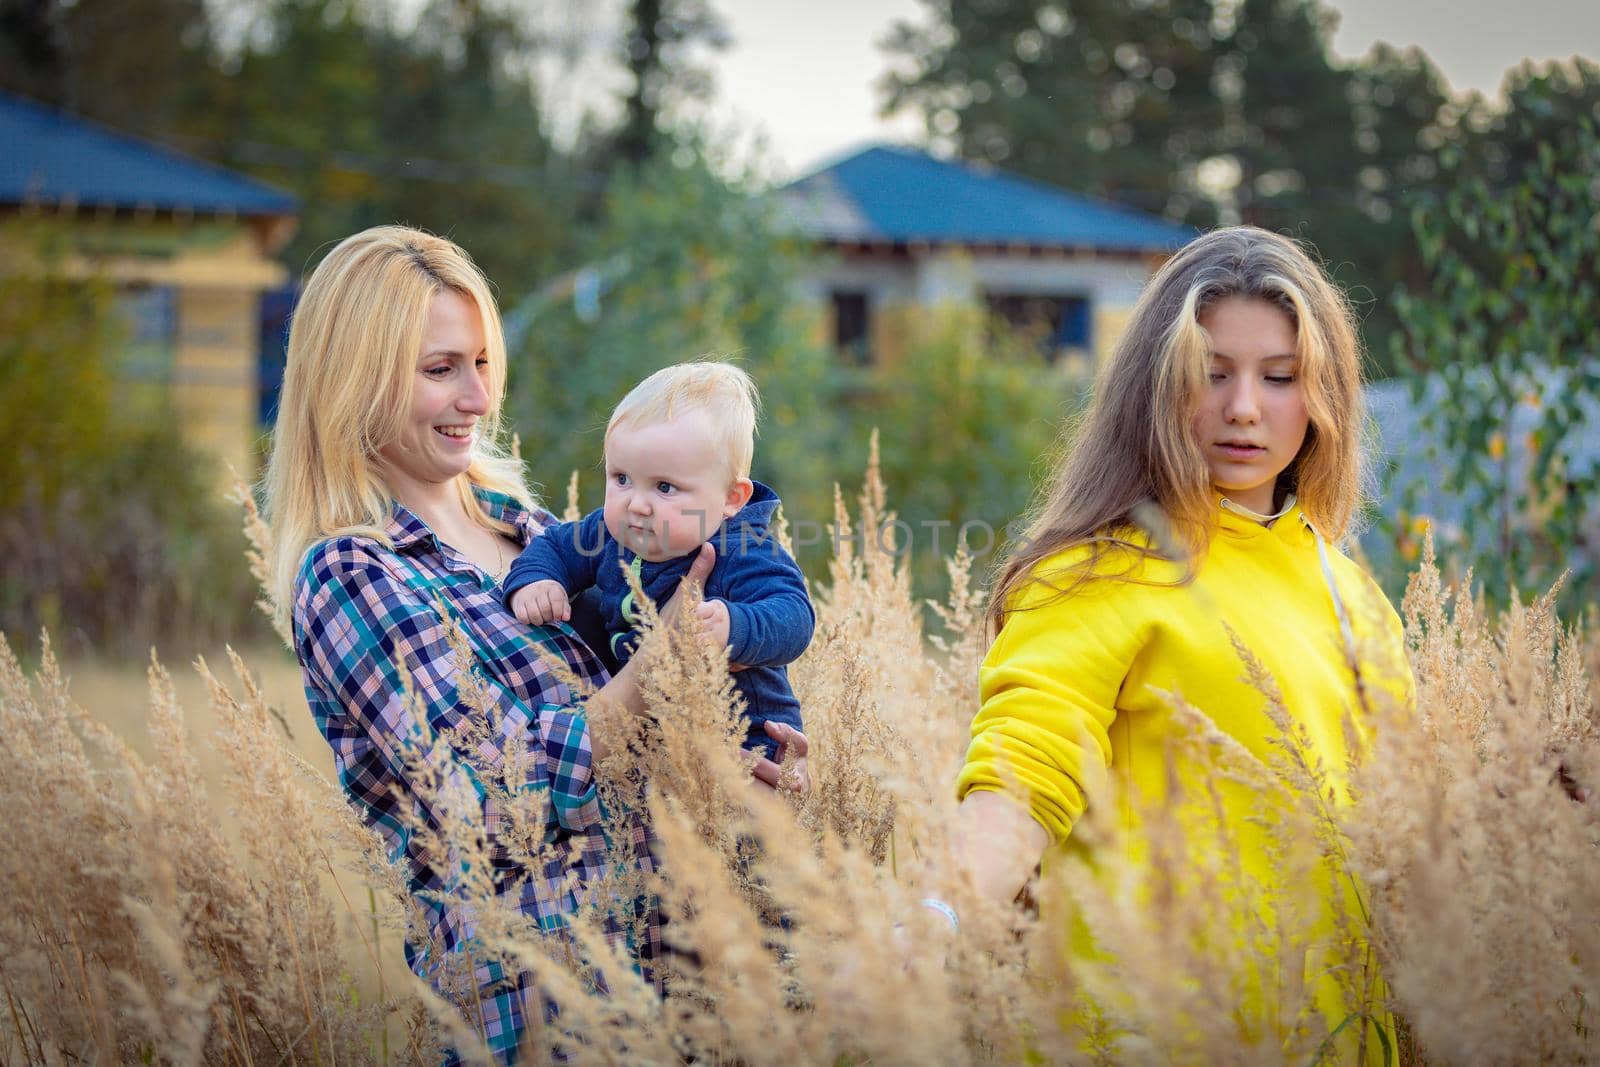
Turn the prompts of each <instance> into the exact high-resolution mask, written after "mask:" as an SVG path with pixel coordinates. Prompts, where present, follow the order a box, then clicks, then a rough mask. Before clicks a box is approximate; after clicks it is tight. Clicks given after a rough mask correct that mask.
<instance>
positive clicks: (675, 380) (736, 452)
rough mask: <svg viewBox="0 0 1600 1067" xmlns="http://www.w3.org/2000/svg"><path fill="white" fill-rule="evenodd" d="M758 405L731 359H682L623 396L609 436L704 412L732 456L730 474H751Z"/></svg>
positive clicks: (752, 386)
mask: <svg viewBox="0 0 1600 1067" xmlns="http://www.w3.org/2000/svg"><path fill="white" fill-rule="evenodd" d="M760 406H761V398H760V397H759V396H758V395H757V393H756V383H755V382H753V381H751V380H750V375H748V374H746V373H745V372H744V371H742V370H740V369H739V368H738V367H735V366H734V365H733V364H731V363H718V362H716V361H715V360H709V359H703V360H695V361H694V362H692V363H679V364H676V365H674V366H671V367H663V368H661V369H660V370H658V371H656V372H655V373H654V374H652V375H650V377H648V378H646V379H645V380H644V381H642V382H640V383H639V384H638V385H636V386H634V387H633V389H631V390H630V391H629V392H628V395H627V396H625V397H623V398H622V401H621V403H619V404H618V405H617V407H616V410H614V411H613V412H612V413H611V421H609V422H607V423H606V440H608V441H609V440H610V439H611V433H612V431H614V430H617V429H619V428H625V427H629V426H649V425H652V424H654V423H660V422H670V421H671V420H673V419H675V418H677V417H678V416H679V415H684V414H687V413H689V412H692V411H703V412H705V413H706V414H707V415H709V416H711V420H710V421H711V433H712V438H713V440H715V442H716V443H717V446H718V447H719V448H720V449H721V451H722V452H723V453H724V454H725V455H727V457H728V464H729V478H730V479H738V478H748V477H750V461H751V459H752V458H754V456H755V451H756V412H757V410H758V409H759V408H760Z"/></svg>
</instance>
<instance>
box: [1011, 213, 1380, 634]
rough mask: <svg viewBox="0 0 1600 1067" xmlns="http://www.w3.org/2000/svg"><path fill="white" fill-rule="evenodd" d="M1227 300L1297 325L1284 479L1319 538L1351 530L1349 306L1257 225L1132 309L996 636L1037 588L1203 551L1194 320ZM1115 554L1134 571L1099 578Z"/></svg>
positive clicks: (1357, 448) (1202, 243) (1199, 361)
mask: <svg viewBox="0 0 1600 1067" xmlns="http://www.w3.org/2000/svg"><path fill="white" fill-rule="evenodd" d="M1230 296H1247V297H1255V298H1259V299H1262V300H1266V301H1268V302H1270V303H1271V304H1273V305H1274V306H1275V307H1278V308H1281V309H1282V310H1283V311H1284V313H1285V314H1287V315H1288V316H1289V319H1290V321H1291V322H1292V323H1293V324H1294V326H1295V335H1296V341H1295V355H1296V356H1297V358H1298V362H1299V370H1298V371H1297V374H1298V376H1299V378H1300V381H1301V382H1302V388H1303V389H1304V395H1305V405H1306V413H1307V415H1308V416H1309V419H1310V427H1309V429H1308V430H1307V431H1306V439H1305V443H1304V444H1303V445H1302V446H1301V448H1300V453H1299V455H1297V456H1296V457H1295V459H1294V461H1293V462H1292V463H1290V464H1289V466H1288V468H1287V469H1285V470H1284V472H1283V473H1282V474H1280V475H1279V476H1278V484H1279V487H1280V488H1283V489H1287V490H1289V491H1292V492H1294V493H1295V494H1296V495H1297V497H1298V501H1299V504H1300V506H1301V508H1302V510H1303V511H1304V513H1305V516H1306V518H1307V519H1309V520H1310V521H1311V522H1312V524H1313V525H1315V526H1316V528H1317V529H1318V530H1319V531H1321V532H1322V533H1323V534H1324V535H1325V536H1327V537H1329V538H1332V539H1335V540H1337V539H1339V538H1341V537H1343V536H1344V535H1345V533H1346V532H1347V531H1348V530H1349V528H1350V524H1351V520H1352V518H1353V516H1354V515H1355V513H1356V510H1357V508H1358V507H1359V506H1360V504H1361V501H1362V496H1363V492H1364V478H1363V471H1362V450H1361V439H1362V434H1363V432H1364V428H1365V407H1364V404H1363V402H1362V393H1361V352H1360V344H1359V342H1358V340H1357V338H1356V331H1355V323H1354V317H1353V316H1352V314H1351V311H1350V305H1349V303H1348V302H1347V301H1346V300H1345V297H1344V294H1343V293H1341V292H1340V291H1339V289H1338V288H1337V287H1336V286H1334V285H1333V283H1332V282H1331V281H1329V280H1328V277H1327V275H1325V274H1324V273H1323V272H1322V270H1321V268H1320V267H1318V266H1317V264H1316V263H1315V262H1313V261H1312V259H1311V257H1310V256H1309V255H1307V254H1306V252H1305V251H1304V250H1303V249H1301V248H1300V246H1299V245H1297V244H1296V243H1295V242H1294V241H1292V240H1290V239H1289V238H1287V237H1281V236H1279V235H1278V234H1275V233H1269V232H1267V231H1266V230H1262V229H1258V228H1256V227H1253V226H1236V227H1232V228H1229V229H1222V230H1215V231H1213V232H1211V233H1208V234H1205V235H1203V236H1201V237H1197V238H1195V240H1193V241H1191V242H1190V243H1189V244H1187V245H1185V246H1184V247H1183V248H1182V249H1180V250H1179V251H1178V253H1177V254H1176V255H1174V256H1173V257H1172V258H1171V259H1169V260H1167V262H1166V263H1165V264H1163V265H1162V267H1161V269H1160V270H1158V271H1157V272H1156V274H1155V277H1153V278H1152V279H1151V280H1150V284H1149V285H1148V286H1147V287H1146V288H1145V290H1144V293H1143V294H1142V295H1141V296H1140V298H1139V302H1138V303H1137V304H1136V305H1135V306H1134V309H1133V315H1132V317H1131V318H1130V319H1129V322H1128V326H1127V329H1126V330H1125V332H1124V333H1123V335H1122V337H1121V339H1120V340H1119V341H1118V342H1117V345H1116V347H1115V348H1114V349H1113V350H1112V353H1111V356H1110V358H1108V359H1107V360H1106V362H1105V364H1104V366H1102V367H1101V369H1100V373H1099V375H1098V376H1097V378H1096V380H1095V389H1094V399H1093V401H1092V402H1091V403H1090V405H1089V408H1088V410H1087V412H1085V414H1084V415H1083V417H1082V418H1081V419H1080V420H1078V421H1077V423H1076V425H1075V426H1073V427H1069V428H1068V429H1067V431H1066V432H1065V433H1064V434H1063V438H1062V446H1061V447H1062V450H1063V458H1062V460H1061V462H1060V463H1059V464H1058V465H1057V468H1056V472H1055V474H1054V476H1053V477H1052V478H1051V479H1050V481H1049V483H1048V484H1047V485H1046V486H1045V487H1044V488H1043V489H1042V490H1041V492H1040V493H1039V495H1038V497H1037V498H1036V500H1035V502H1034V505H1033V507H1032V509H1031V510H1030V512H1029V519H1028V523H1027V529H1026V533H1025V534H1024V535H1023V536H1022V537H1021V538H1020V539H1019V540H1018V541H1017V542H1016V543H1015V544H1014V545H1013V547H1012V548H1011V550H1010V552H1009V553H1008V554H1007V555H1006V557H1005V558H1004V559H1002V560H1001V562H1000V564H999V567H998V569H997V571H996V578H995V583H994V585H995V587H994V594H993V596H992V598H991V599H990V601H989V623H990V626H991V628H992V629H993V630H995V631H998V630H999V628H1000V627H1001V626H1002V625H1003V624H1004V622H1005V616H1006V613H1007V611H1009V610H1011V609H1012V607H1013V606H1014V605H1013V604H1012V601H1013V599H1014V598H1015V596H1016V595H1017V594H1018V593H1019V592H1021V591H1022V590H1023V589H1024V588H1025V587H1027V586H1028V585H1030V584H1031V583H1033V582H1036V581H1037V582H1043V583H1045V584H1046V585H1049V586H1050V587H1051V588H1053V589H1056V590H1057V591H1058V594H1059V595H1066V594H1067V593H1070V592H1071V591H1072V590H1073V589H1074V588H1076V587H1077V586H1078V585H1079V584H1081V583H1082V582H1084V581H1089V580H1092V579H1096V578H1108V579H1116V580H1126V581H1139V580H1140V579H1139V578H1137V577H1135V576H1134V571H1135V570H1136V566H1137V564H1138V563H1139V562H1140V561H1141V560H1142V559H1145V558H1151V557H1156V558H1171V557H1173V556H1178V557H1180V558H1188V559H1190V560H1192V559H1196V558H1198V557H1199V556H1200V555H1201V554H1203V553H1204V552H1205V550H1206V548H1207V546H1208V545H1209V543H1210V538H1211V531H1212V528H1213V526H1214V524H1215V519H1216V516H1215V511H1216V502H1215V500H1214V498H1213V496H1212V493H1211V479H1210V477H1209V474H1208V471H1207V467H1206V460H1205V453H1204V452H1203V450H1202V448H1201V445H1200V442H1199V441H1198V440H1197V439H1196V438H1195V434H1194V429H1193V416H1194V411H1195V407H1196V405H1197V404H1198V403H1199V401H1200V398H1201V396H1202V391H1203V389H1204V388H1205V386H1206V383H1207V380H1208V378H1207V376H1208V374H1209V372H1210V361H1211V346H1210V343H1209V341H1208V340H1207V338H1206V334H1205V331H1204V330H1203V329H1202V328H1201V327H1200V321H1199V319H1200V315H1201V313H1202V312H1204V311H1205V310H1206V309H1207V308H1208V307H1210V306H1211V305H1213V304H1215V303H1216V302H1217V301H1219V300H1222V299H1225V298H1227V297H1230ZM1163 527H1164V528H1163ZM1141 529H1142V530H1143V531H1144V533H1145V534H1146V535H1147V536H1140V530H1141ZM1077 545H1089V546H1090V552H1089V555H1088V557H1087V559H1086V560H1085V561H1083V562H1082V564H1081V565H1079V566H1076V567H1074V568H1072V569H1071V571H1070V572H1068V573H1064V574H1048V575H1047V574H1041V573H1039V564H1040V563H1041V562H1042V561H1043V560H1045V559H1046V558H1048V557H1050V556H1053V555H1055V554H1056V553H1058V552H1061V551H1063V550H1064V549H1067V548H1071V547H1074V546H1077ZM1113 546H1122V547H1125V548H1127V549H1130V550H1131V551H1132V554H1131V555H1130V556H1129V557H1128V558H1129V561H1130V567H1129V568H1127V569H1126V570H1124V571H1122V572H1117V573H1104V572H1103V571H1102V570H1101V569H1098V568H1099V564H1100V563H1101V561H1102V559H1103V558H1104V556H1105V554H1106V552H1107V551H1108V550H1109V549H1111V548H1112V547H1113ZM1192 573H1193V572H1192V568H1191V570H1190V575H1191V576H1192ZM1062 579H1064V580H1065V584H1059V583H1060V580H1062Z"/></svg>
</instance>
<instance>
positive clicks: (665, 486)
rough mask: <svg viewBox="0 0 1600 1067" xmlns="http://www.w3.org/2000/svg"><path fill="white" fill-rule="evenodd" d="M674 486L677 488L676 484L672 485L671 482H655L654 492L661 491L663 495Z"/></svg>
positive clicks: (669, 491)
mask: <svg viewBox="0 0 1600 1067" xmlns="http://www.w3.org/2000/svg"><path fill="white" fill-rule="evenodd" d="M676 488H677V486H675V485H673V484H672V483H671V482H657V483H656V492H658V493H661V494H663V495H665V494H668V493H671V492H672V491H673V490H674V489H676Z"/></svg>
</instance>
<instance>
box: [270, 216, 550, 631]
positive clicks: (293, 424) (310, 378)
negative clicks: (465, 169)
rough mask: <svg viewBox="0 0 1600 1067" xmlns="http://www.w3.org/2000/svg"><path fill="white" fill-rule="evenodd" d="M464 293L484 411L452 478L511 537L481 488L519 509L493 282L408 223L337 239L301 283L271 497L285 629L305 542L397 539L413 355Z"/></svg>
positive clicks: (519, 482) (524, 493)
mask: <svg viewBox="0 0 1600 1067" xmlns="http://www.w3.org/2000/svg"><path fill="white" fill-rule="evenodd" d="M446 290H449V291H452V292H455V293H458V294H460V295H461V296H462V297H464V298H466V299H468V300H470V301H471V302H472V303H473V304H474V305H475V306H476V307H477V309H478V314H479V315H480V316H481V317H482V320H483V336H484V344H485V347H486V349H487V352H486V355H487V357H488V361H489V363H488V393H489V409H488V411H486V412H485V413H484V415H483V416H482V417H481V418H480V419H479V422H478V426H479V431H480V432H479V433H478V435H477V439H476V442H475V443H474V445H473V458H472V463H471V466H469V467H468V469H467V470H466V472H465V473H464V474H462V475H461V476H460V477H459V478H458V479H457V483H456V484H457V488H458V490H459V492H460V495H461V501H462V504H463V506H464V507H465V508H466V510H467V514H468V515H470V516H472V518H473V519H474V520H476V521H478V522H480V523H482V524H483V525H484V526H485V527H488V528H491V529H497V530H500V531H501V532H507V533H509V532H510V528H509V527H506V526H504V525H503V524H500V523H496V522H495V521H493V520H492V519H490V518H489V517H488V516H487V515H485V514H483V511H482V509H481V508H479V506H478V504H477V502H476V500H475V498H474V497H473V493H472V489H473V487H474V486H482V487H484V488H486V489H492V490H495V491H497V492H501V493H505V494H508V495H509V496H511V497H513V498H515V499H516V500H518V501H521V502H522V503H524V504H528V505H531V504H532V496H531V494H530V493H529V492H528V488H527V485H526V483H525V482H524V480H523V474H522V464H521V462H520V461H519V460H515V459H513V458H511V457H510V456H509V455H508V454H507V451H506V449H505V447H504V445H503V442H502V441H501V439H500V437H501V434H500V408H501V402H502V400H503V399H504V395H505V382H506V347H505V338H504V335H503V334H502V333H501V329H500V315H499V312H498V311H497V310H496V308H495V303H494V297H493V296H492V295H491V294H490V292H489V284H488V281H487V280H486V279H485V278H484V276H483V273H482V272H481V271H479V270H478V268H477V265H476V264H474V263H473V262H472V259H471V257H469V256H468V255H467V254H466V252H464V251H462V250H461V248H460V247H458V246H457V245H455V244H454V243H453V242H451V241H447V240H445V239H444V238H442V237H435V236H434V235H432V234H430V233H424V232H423V231H421V230H413V229H409V228H406V227H403V226H376V227H373V228H372V229H369V230H363V231H362V232H360V233H358V234H354V235H352V236H350V237H347V238H345V239H344V240H343V241H341V242H340V243H339V245H338V247H336V248H335V249H334V250H333V251H332V252H330V253H328V256H327V258H325V259H324V260H323V261H322V262H321V263H320V264H318V265H317V269H316V270H315V271H313V272H312V274H311V278H310V280H309V281H307V282H306V287H305V291H304V292H303V293H302V294H301V296H300V300H299V303H298V304H297V306H296V307H295V311H294V317H293V320H292V324H291V327H290V330H289V350H288V365H287V367H286V369H285V371H284V377H283V391H282V393H281V394H280V396H279V400H278V419H277V425H276V427H275V429H274V431H273V443H272V456H271V459H270V460H269V461H268V463H267V472H266V479H265V503H266V512H267V521H268V522H269V523H270V526H271V530H272V559H271V560H270V561H269V565H270V568H271V575H272V592H273V597H274V601H275V602H274V605H273V607H274V610H275V612H276V614H277V617H278V621H279V622H280V624H284V625H286V624H287V623H288V619H289V616H290V612H291V611H292V608H293V601H294V582H295V578H296V576H297V575H298V573H299V570H300V567H301V565H302V562H303V560H304V558H305V554H306V552H307V550H308V549H310V548H311V547H312V546H313V545H315V544H317V543H318V542H320V541H323V540H326V539H328V538H330V537H340V536H346V535H352V534H354V535H361V536H365V537H372V538H375V539H377V540H378V541H380V542H382V543H383V544H386V545H387V544H390V541H389V538H388V535H387V534H385V532H384V529H385V527H386V526H387V524H388V522H389V517H390V513H391V511H392V510H393V506H394V500H393V494H392V492H391V491H390V489H389V487H388V486H387V485H386V484H385V482H384V479H383V475H382V472H381V469H380V466H379V464H378V463H377V462H376V459H377V456H378V453H379V451H380V450H382V449H383V448H385V447H387V446H388V445H389V444H391V443H392V442H394V441H395V440H397V439H398V437H399V435H400V432H401V430H402V428H403V427H404V425H405V421H406V418H407V414H408V412H409V411H410V408H411V393H412V389H413V387H414V384H415V381H416V365H417V357H418V355H419V353H420V352H421V349H422V335H423V331H424V330H425V329H426V325H427V319H428V313H429V311H430V309H431V307H432V304H433V299H434V297H435V296H437V295H438V294H439V293H441V292H444V291H446Z"/></svg>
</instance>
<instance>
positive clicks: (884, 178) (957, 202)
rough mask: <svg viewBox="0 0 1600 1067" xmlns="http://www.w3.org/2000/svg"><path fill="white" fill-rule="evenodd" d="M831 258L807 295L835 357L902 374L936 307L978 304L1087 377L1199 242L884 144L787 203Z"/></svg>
mask: <svg viewBox="0 0 1600 1067" xmlns="http://www.w3.org/2000/svg"><path fill="white" fill-rule="evenodd" d="M778 200H779V204H780V205H781V211H782V213H783V215H784V217H785V219H786V221H787V222H788V223H789V224H791V225H792V226H794V227H795V229H796V230H797V231H798V232H800V233H802V234H804V235H806V236H807V237H809V238H810V239H811V240H812V241H814V242H815V243H816V244H817V246H818V247H819V248H820V249H822V250H823V251H825V252H827V253H828V256H827V262H828V264H829V265H828V267H827V268H826V269H825V270H824V271H822V272H821V273H820V274H819V275H817V276H816V277H814V278H813V279H811V281H810V284H809V290H810V291H809V294H808V295H809V296H810V297H811V298H812V299H814V300H815V302H816V303H817V304H818V305H819V306H820V307H822V308H823V310H824V312H825V316H824V317H825V319H826V321H827V328H828V330H829V331H830V333H831V335H832V339H833V342H834V344H835V345H836V346H837V348H838V349H839V350H840V352H841V353H843V354H844V355H845V356H846V357H847V358H853V359H855V360H857V361H859V362H862V363H868V362H881V361H893V360H894V359H895V358H896V354H897V352H898V350H899V348H900V346H901V344H902V343H903V339H904V338H905V337H906V336H907V331H908V330H909V329H910V328H911V326H912V324H913V323H914V322H915V321H916V320H917V319H918V318H919V317H923V316H925V315H926V311H927V310H928V309H930V308H934V307H938V306H940V305H949V304H963V305H977V306H980V307H983V308H986V309H987V310H988V311H990V312H991V313H993V314H995V315H998V316H999V317H1001V318H1003V319H1005V320H1007V321H1009V322H1011V323H1012V324H1014V325H1016V326H1019V327H1023V328H1025V329H1028V330H1031V331H1033V332H1034V333H1035V334H1036V335H1037V336H1038V337H1039V339H1040V345H1041V348H1042V349H1043V350H1044V352H1045V354H1046V356H1047V357H1048V358H1049V359H1051V360H1052V361H1055V362H1059V363H1061V364H1063V365H1064V366H1067V367H1069V368H1072V369H1075V370H1079V371H1087V370H1088V369H1089V368H1090V367H1092V366H1093V365H1094V364H1095V363H1096V362H1097V361H1098V360H1099V359H1102V358H1104V357H1105V355H1106V354H1107V353H1108V352H1109V351H1110V350H1111V346H1112V345H1113V344H1114V343H1115V342H1116V339H1117V337H1118V336H1119V335H1120V334H1121V332H1122V329H1123V326H1124V325H1125V323H1126V321H1127V317H1128V314H1129V312H1130V311H1131V310H1132V308H1133V305H1134V302H1135V301H1136V300H1137V299H1138V296H1139V292H1140V290H1141V289H1142V288H1143V287H1144V284H1145V282H1146V280H1147V279H1148V278H1149V276H1150V274H1151V272H1152V271H1153V270H1154V269H1155V268H1156V267H1157V266H1158V265H1159V264H1160V263H1161V262H1162V261H1163V260H1165V258H1166V257H1167V256H1168V255H1170V254H1171V253H1172V252H1174V251H1175V250H1177V249H1178V248H1179V247H1180V246H1182V245H1183V244H1184V243H1185V242H1187V241H1188V240H1189V239H1190V238H1192V237H1194V236H1195V232H1196V231H1194V230H1193V229H1191V228H1190V227H1187V226H1179V225H1176V224H1174V223H1171V222H1168V221H1167V220H1165V219H1161V218H1158V217H1155V216H1153V215H1148V214H1145V213H1143V212H1139V211H1134V210H1132V209H1130V208H1126V207H1123V206H1121V205H1118V204H1113V203H1108V202H1106V201H1103V200H1096V199H1093V198H1091V197H1086V196H1081V195H1079V194H1077V193H1071V192H1068V191H1067V190H1065V189H1058V188H1055V187H1054V186H1050V185H1045V184H1043V183H1040V182H1036V181H1033V180H1030V179H1027V178H1023V177H1020V176H1018V175H1014V174H1008V173H1006V172H1004V171H1000V170H995V169H993V168H989V167H980V166H978V165H975V164H971V163H966V162H960V161H953V160H945V159H938V158H936V157H934V156H932V155H929V154H928V153H926V152H924V151H922V150H920V149H916V148H910V147H902V146H889V145H877V146H873V147H869V148H865V149H863V150H861V151H858V152H855V153H854V154H852V155H850V156H848V157H846V158H844V159H841V160H839V161H838V162H835V163H832V164H830V165H828V166H826V167H824V168H822V169H821V170H818V171H817V172H815V173H813V174H810V175H807V176H806V177H803V178H801V179H799V180H798V181H795V182H793V183H792V184H790V185H787V186H785V187H784V188H782V189H781V190H779V191H778Z"/></svg>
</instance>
